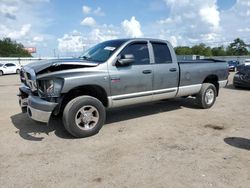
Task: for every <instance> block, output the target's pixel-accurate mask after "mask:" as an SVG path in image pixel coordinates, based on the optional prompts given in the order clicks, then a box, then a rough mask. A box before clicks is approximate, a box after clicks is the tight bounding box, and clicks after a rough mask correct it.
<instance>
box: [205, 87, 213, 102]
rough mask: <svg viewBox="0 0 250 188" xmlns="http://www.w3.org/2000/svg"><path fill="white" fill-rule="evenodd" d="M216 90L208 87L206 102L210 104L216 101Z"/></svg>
mask: <svg viewBox="0 0 250 188" xmlns="http://www.w3.org/2000/svg"><path fill="white" fill-rule="evenodd" d="M214 97H215V96H214V90H213V89H208V90H207V91H206V93H205V102H206V104H208V105H210V104H212V103H213V102H214Z"/></svg>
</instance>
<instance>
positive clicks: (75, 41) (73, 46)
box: [58, 31, 84, 52]
mask: <svg viewBox="0 0 250 188" xmlns="http://www.w3.org/2000/svg"><path fill="white" fill-rule="evenodd" d="M83 40H84V38H83V36H82V34H81V33H79V32H78V31H73V32H72V33H70V34H64V36H63V37H62V38H59V39H58V49H59V50H60V51H61V52H80V51H83V47H84V42H83Z"/></svg>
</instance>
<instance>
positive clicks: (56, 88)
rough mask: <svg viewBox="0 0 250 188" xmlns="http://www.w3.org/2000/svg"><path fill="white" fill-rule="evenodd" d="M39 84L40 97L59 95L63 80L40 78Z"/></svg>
mask: <svg viewBox="0 0 250 188" xmlns="http://www.w3.org/2000/svg"><path fill="white" fill-rule="evenodd" d="M37 85H38V94H39V96H40V97H59V96H60V93H61V90H62V86H63V80H62V79H51V80H38V81H37Z"/></svg>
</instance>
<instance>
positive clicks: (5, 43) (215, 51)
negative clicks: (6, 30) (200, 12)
mask: <svg viewBox="0 0 250 188" xmlns="http://www.w3.org/2000/svg"><path fill="white" fill-rule="evenodd" d="M248 47H249V46H248V45H247V44H246V43H245V42H244V41H243V40H242V39H240V38H237V39H235V40H234V41H233V42H232V43H230V44H229V45H228V46H223V45H222V46H219V47H213V48H212V47H210V46H206V45H205V44H203V43H201V44H198V45H194V46H192V47H189V46H178V47H176V48H175V52H176V54H177V55H193V54H195V55H203V56H208V57H209V56H241V55H250V52H249V51H248V50H247V49H248ZM0 57H31V54H30V53H29V52H28V51H26V50H24V46H23V44H21V43H17V42H16V41H13V40H11V39H10V38H3V39H2V40H1V39H0Z"/></svg>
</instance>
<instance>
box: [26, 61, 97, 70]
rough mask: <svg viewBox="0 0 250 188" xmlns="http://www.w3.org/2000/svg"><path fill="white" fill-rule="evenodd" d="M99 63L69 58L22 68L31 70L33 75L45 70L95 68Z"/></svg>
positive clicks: (40, 62) (41, 62)
mask: <svg viewBox="0 0 250 188" xmlns="http://www.w3.org/2000/svg"><path fill="white" fill-rule="evenodd" d="M98 65H99V63H96V62H91V61H85V60H83V59H80V58H77V59H73V58H69V59H51V60H41V61H36V62H34V63H30V64H28V65H26V66H24V69H26V68H27V69H33V70H34V72H35V73H39V72H41V71H43V70H45V69H47V68H50V67H51V68H54V69H56V70H58V69H59V70H64V69H71V68H72V69H74V68H84V67H96V66H98Z"/></svg>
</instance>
